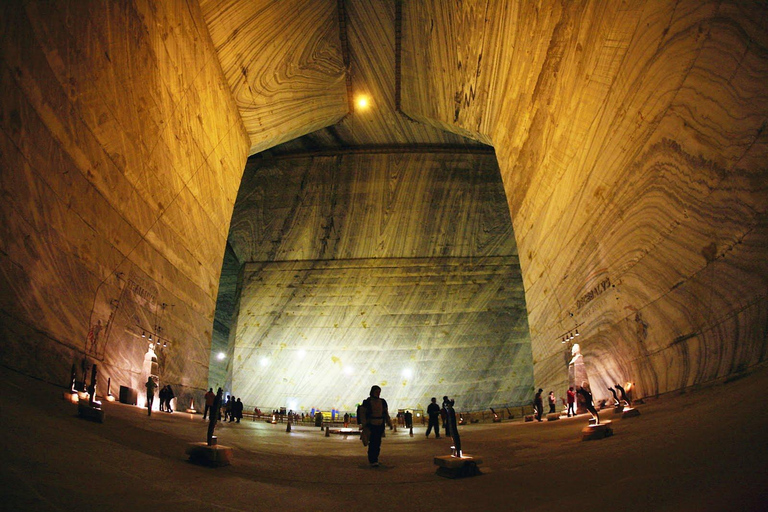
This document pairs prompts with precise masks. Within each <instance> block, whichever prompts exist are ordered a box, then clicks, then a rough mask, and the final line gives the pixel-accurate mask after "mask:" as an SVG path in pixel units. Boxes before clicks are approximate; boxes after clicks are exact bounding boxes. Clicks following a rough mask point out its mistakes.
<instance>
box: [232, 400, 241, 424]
mask: <svg viewBox="0 0 768 512" xmlns="http://www.w3.org/2000/svg"><path fill="white" fill-rule="evenodd" d="M232 407H233V408H234V409H235V422H236V423H240V420H241V419H242V418H243V402H241V401H240V399H239V398H238V399H237V402H235V403H233V404H232Z"/></svg>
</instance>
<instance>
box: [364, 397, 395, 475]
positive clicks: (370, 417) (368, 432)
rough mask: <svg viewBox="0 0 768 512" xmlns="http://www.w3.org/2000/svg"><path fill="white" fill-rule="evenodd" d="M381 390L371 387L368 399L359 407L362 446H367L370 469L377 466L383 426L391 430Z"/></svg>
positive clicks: (387, 408)
mask: <svg viewBox="0 0 768 512" xmlns="http://www.w3.org/2000/svg"><path fill="white" fill-rule="evenodd" d="M380 395H381V388H380V387H379V386H373V387H371V393H370V396H369V397H368V398H366V399H365V400H363V403H362V404H361V405H360V414H361V416H362V418H361V423H362V425H363V434H362V436H361V439H362V441H363V445H366V444H367V445H368V463H369V464H370V465H371V467H374V468H375V467H378V466H379V453H380V451H381V438H382V437H383V436H384V426H385V425H389V428H392V420H391V419H390V417H389V407H388V406H387V401H386V400H384V399H383V398H381V396H380Z"/></svg>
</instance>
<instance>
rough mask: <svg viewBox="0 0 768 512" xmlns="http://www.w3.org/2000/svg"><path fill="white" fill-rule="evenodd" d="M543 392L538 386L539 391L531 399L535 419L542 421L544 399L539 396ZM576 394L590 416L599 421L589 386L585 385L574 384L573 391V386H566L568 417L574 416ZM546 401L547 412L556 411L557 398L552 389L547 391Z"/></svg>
mask: <svg viewBox="0 0 768 512" xmlns="http://www.w3.org/2000/svg"><path fill="white" fill-rule="evenodd" d="M543 392H544V390H543V389H542V388H539V391H538V392H537V393H536V396H535V397H534V399H533V410H534V415H535V417H536V420H537V421H542V420H541V417H542V415H543V414H544V399H543V398H542V396H541V394H542V393H543ZM577 395H578V397H579V402H580V403H581V404H582V405H583V406H584V408H585V409H586V410H587V411H589V413H590V414H591V415H592V417H593V418H595V421H596V422H597V423H600V417H599V415H598V414H597V410H596V409H595V404H594V399H593V397H592V393H591V392H590V391H589V388H587V387H586V385H585V386H576V390H575V391H574V387H573V386H571V387H569V388H568V391H566V404H567V406H568V408H567V415H568V417H569V418H570V417H571V416H576V400H577ZM548 402H549V413H550V414H552V413H556V412H557V410H556V406H557V398H556V397H555V392H554V391H550V392H549V396H548Z"/></svg>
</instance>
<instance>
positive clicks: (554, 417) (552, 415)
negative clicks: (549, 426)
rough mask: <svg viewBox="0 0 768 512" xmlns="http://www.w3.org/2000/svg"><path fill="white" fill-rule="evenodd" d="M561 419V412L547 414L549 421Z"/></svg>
mask: <svg viewBox="0 0 768 512" xmlns="http://www.w3.org/2000/svg"><path fill="white" fill-rule="evenodd" d="M559 419H560V413H557V412H551V413H549V414H547V421H557V420H559Z"/></svg>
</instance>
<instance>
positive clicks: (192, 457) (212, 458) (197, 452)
mask: <svg viewBox="0 0 768 512" xmlns="http://www.w3.org/2000/svg"><path fill="white" fill-rule="evenodd" d="M187 455H189V461H190V462H193V463H195V464H201V465H203V466H213V467H221V466H229V465H230V464H231V463H232V448H230V447H229V446H222V445H218V444H215V445H212V446H208V444H207V443H190V444H189V445H188V446H187Z"/></svg>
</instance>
